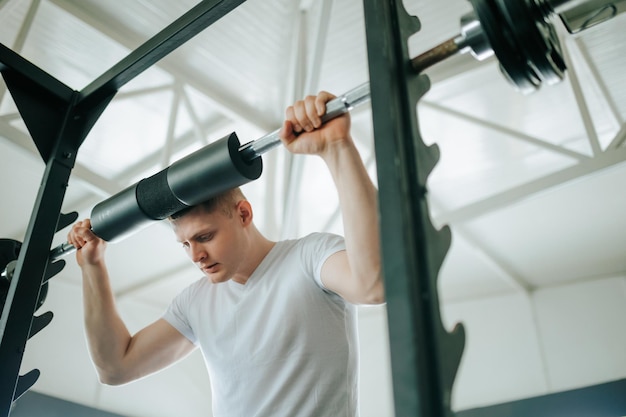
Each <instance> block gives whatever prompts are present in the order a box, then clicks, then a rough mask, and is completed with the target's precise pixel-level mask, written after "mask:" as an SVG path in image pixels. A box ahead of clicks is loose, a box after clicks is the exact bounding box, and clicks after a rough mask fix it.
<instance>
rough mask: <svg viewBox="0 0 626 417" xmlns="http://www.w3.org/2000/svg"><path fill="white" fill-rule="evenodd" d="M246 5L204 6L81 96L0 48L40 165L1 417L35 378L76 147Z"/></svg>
mask: <svg viewBox="0 0 626 417" xmlns="http://www.w3.org/2000/svg"><path fill="white" fill-rule="evenodd" d="M244 1H245V0H205V1H202V2H201V3H199V4H198V5H197V6H196V7H194V8H193V9H191V10H190V11H189V12H188V13H186V14H185V15H183V16H182V17H181V18H179V19H178V20H176V21H175V22H174V23H172V24H171V25H169V26H168V27H167V28H165V29H164V30H163V31H161V32H160V33H158V34H157V35H155V36H154V37H153V38H152V39H150V40H149V41H147V42H146V43H145V44H144V45H142V46H141V47H139V48H138V49H137V50H136V51H134V52H132V53H131V54H130V55H129V56H128V57H127V58H125V59H123V60H122V61H120V62H119V63H118V64H117V65H115V66H113V67H112V68H111V69H110V70H109V71H107V72H106V73H105V74H103V75H102V76H101V77H100V78H98V79H97V80H95V81H94V82H93V83H91V84H90V85H88V86H87V87H85V89H84V90H83V91H81V92H78V91H73V90H72V89H71V88H69V87H67V86H66V85H64V84H62V83H61V82H59V81H58V80H56V79H54V78H53V77H52V76H50V75H48V74H47V73H45V72H44V71H42V70H41V69H39V68H37V67H36V66H35V65H33V64H32V63H30V62H28V61H26V60H25V59H23V58H22V57H20V56H19V55H18V54H16V53H14V52H13V51H11V50H10V49H8V48H6V47H5V46H3V45H0V72H2V75H3V77H4V80H5V82H6V85H7V87H8V89H9V91H10V92H11V94H12V96H13V99H14V101H15V103H16V105H17V107H18V109H19V111H20V114H21V115H22V119H23V120H24V123H25V124H26V126H27V127H28V129H29V132H30V133H31V136H32V137H33V141H34V142H35V144H36V146H37V149H38V150H39V153H40V155H41V157H42V159H43V160H44V162H45V164H46V170H45V173H44V176H43V179H42V183H41V186H40V188H39V193H38V195H37V199H36V203H35V206H34V208H33V212H32V215H31V219H30V222H29V225H28V228H27V231H26V236H25V241H24V243H23V245H22V248H21V251H20V255H19V258H18V261H17V266H16V269H15V273H14V275H13V277H12V281H11V285H10V288H9V293H8V295H7V299H6V302H5V305H4V308H3V310H2V316H1V317H0V336H1V340H0V416H2V417H5V416H8V415H9V413H10V410H11V405H12V403H13V401H14V400H15V399H17V398H18V397H19V396H20V395H21V394H23V393H24V392H25V391H26V390H27V389H28V388H30V386H31V385H32V384H33V383H34V382H35V381H36V379H37V377H38V373H39V371H37V370H34V371H31V372H29V373H27V374H26V375H24V376H19V370H20V366H21V363H22V358H23V354H24V350H25V347H26V341H27V340H28V338H29V337H30V336H32V334H34V332H35V331H34V330H35V329H37V330H39V329H41V327H43V325H45V324H43V323H44V322H46V321H49V317H50V315H49V314H46V315H45V318H44V317H41V318H37V317H35V318H34V319H33V314H34V312H35V309H36V304H37V300H38V297H39V292H40V290H41V288H42V284H43V283H44V282H45V281H47V279H49V278H50V277H51V276H52V275H54V274H55V273H58V272H59V271H60V269H61V268H60V267H59V264H50V263H49V259H48V258H49V254H50V246H51V244H52V240H53V237H54V234H55V233H56V232H57V230H58V229H60V228H62V227H64V226H65V225H66V224H67V216H62V215H61V214H60V210H61V206H62V203H63V198H64V196H65V191H66V187H67V184H68V181H69V177H70V174H71V170H72V168H73V167H74V163H75V160H76V155H77V152H78V149H79V147H80V145H81V144H82V143H83V141H84V139H85V138H86V136H87V134H88V133H89V131H90V129H91V128H92V127H93V125H94V124H95V123H96V121H97V120H98V118H99V116H100V115H101V114H102V112H103V111H104V110H105V108H106V106H107V105H108V104H109V102H110V100H111V99H112V98H113V97H114V95H115V94H116V93H117V91H118V89H119V88H120V87H121V86H122V85H124V84H125V83H127V82H128V81H130V80H132V79H133V78H134V77H136V76H137V75H139V74H140V73H141V72H143V71H144V70H146V69H147V68H149V67H150V66H151V65H153V64H154V63H155V62H157V61H158V60H159V59H161V58H162V57H164V56H165V55H167V54H168V53H170V52H171V51H173V50H174V49H176V48H177V47H179V46H180V45H182V44H183V43H184V42H186V41H187V40H189V39H190V38H191V37H193V36H195V35H196V34H197V33H199V32H200V31H202V30H203V29H205V28H206V27H208V26H210V25H211V24H212V23H214V22H216V21H217V20H219V19H220V18H221V17H223V16H224V15H226V14H227V13H228V12H230V11H231V10H233V9H234V8H236V7H237V6H239V5H240V4H241V3H243V2H244ZM42 316H44V315H42ZM31 328H32V331H31Z"/></svg>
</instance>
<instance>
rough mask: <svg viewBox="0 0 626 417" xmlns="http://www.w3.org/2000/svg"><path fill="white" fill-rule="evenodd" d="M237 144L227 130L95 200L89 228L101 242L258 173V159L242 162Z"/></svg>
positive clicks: (138, 227)
mask: <svg viewBox="0 0 626 417" xmlns="http://www.w3.org/2000/svg"><path fill="white" fill-rule="evenodd" d="M239 148H240V143H239V139H238V138H237V135H236V134H235V133H231V134H230V135H228V136H226V137H224V138H222V139H220V140H218V141H216V142H213V143H211V144H209V145H207V146H205V147H204V148H202V149H200V150H198V151H196V152H194V153H192V154H190V155H188V156H186V157H184V158H183V159H181V160H179V161H177V162H175V163H173V164H172V165H171V166H169V167H168V168H166V169H164V170H162V171H160V172H158V173H156V174H155V175H153V176H151V177H148V178H144V179H143V180H141V181H139V182H138V183H137V184H134V185H132V186H130V187H128V188H126V189H125V190H123V191H122V192H120V193H118V194H115V195H114V196H112V197H110V198H108V199H106V200H104V201H102V202H100V203H98V204H97V205H96V206H95V207H94V209H93V210H92V212H91V228H92V230H93V232H94V233H95V234H96V235H97V236H99V237H100V238H102V239H104V240H106V241H114V240H119V239H121V238H122V237H124V236H126V235H128V234H130V233H132V232H135V231H136V230H137V229H140V228H143V227H145V226H147V225H149V224H151V223H152V222H154V221H155V220H161V219H165V218H167V217H168V216H170V215H172V214H174V213H176V212H177V211H180V210H182V209H184V208H186V207H189V206H193V205H195V204H198V203H201V202H203V201H205V200H208V199H209V198H211V197H214V196H216V195H218V194H220V193H222V192H224V191H227V190H229V189H231V188H235V187H239V186H240V185H243V184H245V183H248V182H250V181H252V180H255V179H257V178H259V177H260V176H261V172H262V171H263V161H262V160H261V158H256V159H253V160H252V161H250V162H246V161H245V160H243V158H242V157H241V155H240V153H239Z"/></svg>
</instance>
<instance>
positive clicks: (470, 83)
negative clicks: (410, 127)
mask: <svg viewBox="0 0 626 417" xmlns="http://www.w3.org/2000/svg"><path fill="white" fill-rule="evenodd" d="M195 3H196V2H194V1H190V0H184V1H182V0H181V1H177V2H171V1H166V0H151V1H147V0H127V1H125V2H123V3H122V2H110V1H102V0H80V1H79V0H41V1H38V0H34V1H32V2H28V1H18V0H0V42H1V43H3V44H4V45H6V46H8V47H10V48H12V49H13V50H15V51H18V52H19V53H20V54H21V55H22V56H24V57H25V58H27V59H28V60H30V61H31V62H33V63H35V64H36V65H38V66H39V67H41V68H43V69H44V70H45V71H47V72H49V73H50V74H52V75H53V76H55V77H56V78H58V79H59V80H61V81H62V82H64V83H65V84H67V85H69V86H71V87H72V88H74V89H76V90H80V89H81V88H83V87H84V86H86V85H87V84H89V82H91V81H93V80H94V79H95V78H97V77H98V76H99V75H101V74H102V73H104V72H105V71H106V70H107V69H108V68H110V67H111V66H112V65H114V64H115V63H116V62H118V61H119V60H121V59H122V58H123V57H125V56H126V55H127V54H128V53H129V52H130V51H132V50H133V49H135V48H137V47H138V46H139V45H141V44H142V43H143V42H145V41H146V40H148V39H149V38H150V37H151V36H153V35H154V34H156V33H157V32H158V31H160V30H161V29H162V28H164V27H165V26H167V25H168V24H169V23H171V22H172V21H173V20H175V19H176V18H177V17H179V16H180V15H182V14H183V13H184V12H186V11H187V10H189V9H190V8H191V7H193V5H194V4H195ZM406 7H407V9H408V10H409V11H410V12H411V13H415V14H417V16H418V17H419V18H420V20H421V22H422V30H421V31H420V32H418V33H417V34H416V35H414V36H413V37H412V38H411V39H410V40H409V50H410V51H411V54H412V55H417V54H418V53H420V52H422V51H424V50H426V49H428V48H430V47H432V46H434V45H436V44H437V43H439V42H441V41H443V40H446V39H448V38H450V37H451V36H453V35H456V34H457V33H458V31H459V23H458V21H459V17H460V16H461V15H462V14H463V13H465V12H466V11H468V10H469V8H470V7H469V2H466V1H464V0H438V1H425V0H407V1H406ZM555 24H556V26H557V28H558V29H559V32H560V35H561V41H562V46H563V48H564V50H565V52H566V58H567V61H568V63H569V72H568V76H567V78H566V80H565V81H563V82H562V83H560V84H558V85H556V86H550V87H544V88H542V89H541V90H540V91H539V92H537V93H535V94H533V95H529V96H523V95H521V94H519V93H517V92H516V91H514V89H513V88H512V87H511V86H510V85H509V84H507V82H506V81H504V79H503V77H502V75H501V74H500V72H499V70H498V67H497V63H496V62H495V60H493V59H491V60H488V61H485V62H483V63H476V62H474V61H473V59H472V58H471V57H470V56H469V55H463V56H457V57H453V58H451V59H449V60H448V61H446V62H444V63H441V64H439V65H437V66H435V67H433V68H432V69H430V70H429V71H428V73H429V75H430V76H431V79H432V81H433V86H432V88H431V91H429V92H428V93H427V95H426V96H425V97H424V98H423V100H421V101H420V102H419V105H418V116H419V121H420V128H421V134H422V136H423V139H424V141H425V142H427V143H437V144H438V145H439V147H440V149H441V155H442V156H441V160H440V162H439V164H438V165H437V167H436V168H435V170H434V171H433V173H432V175H431V177H430V181H429V191H430V195H429V198H430V200H429V201H430V205H431V212H432V217H433V221H434V223H435V224H436V225H438V226H440V225H443V224H449V225H450V226H451V228H452V231H453V244H452V248H451V250H450V252H449V253H448V256H447V258H446V260H445V263H444V267H443V269H442V271H441V276H440V296H441V299H442V309H443V311H442V313H443V317H444V322H445V324H446V326H452V325H453V324H454V323H455V322H457V321H463V322H464V323H465V326H466V328H467V333H468V341H467V347H466V351H465V355H464V358H463V361H462V364H461V368H460V371H459V375H458V379H457V383H456V385H455V392H454V397H453V408H455V409H464V408H470V407H475V406H479V405H484V404H493V403H497V402H502V401H508V400H512V399H518V398H526V397H531V396H534V395H540V394H545V393H549V392H555V391H560V390H565V389H571V388H575V387H582V386H587V385H591V384H595V383H599V382H605V381H610V380H614V379H619V378H624V377H625V376H626V355H624V354H623V352H624V349H623V346H624V345H625V344H626V329H625V327H624V325H623V321H622V319H621V318H622V317H625V316H626V216H625V215H624V214H625V213H626V192H625V191H624V184H625V183H626V163H625V161H626V143H625V142H626V140H625V139H626V124H625V120H626V79H625V78H624V77H623V68H625V67H626V41H625V40H624V39H625V37H624V25H625V24H626V14H622V15H619V16H618V17H617V18H615V19H613V20H611V21H609V22H606V23H604V24H601V25H599V26H596V27H594V28H592V29H589V30H587V31H585V32H582V33H581V34H580V35H577V36H572V35H569V34H567V33H566V32H564V31H563V30H562V28H561V25H560V22H558V21H555ZM366 81H368V70H367V50H366V44H365V27H364V22H363V10H362V4H361V2H360V1H359V0H334V1H333V0H320V1H317V2H315V1H310V0H301V1H288V0H248V1H247V2H245V3H244V4H243V5H242V6H240V7H239V8H237V9H236V10H235V11H233V12H232V13H230V14H229V15H228V16H226V17H224V18H223V19H221V20H220V21H219V22H217V23H216V24H214V25H213V26H211V27H209V28H207V29H206V30H205V31H203V32H202V33H201V34H199V35H198V36H196V37H195V38H193V39H192V40H190V41H189V42H187V43H186V44H185V45H183V46H182V47H180V48H179V49H178V50H176V51H175V52H174V53H172V54H171V55H170V56H168V57H166V58H165V59H163V60H162V61H161V62H159V63H158V65H156V66H155V67H153V68H151V69H150V70H148V71H146V72H145V73H143V74H141V75H140V76H138V77H137V78H136V79H134V80H133V81H131V82H130V83H129V84H127V85H126V86H124V87H123V88H122V90H121V91H120V92H119V94H118V95H117V96H116V98H115V99H114V100H113V102H112V103H111V105H110V106H109V107H108V108H107V110H106V111H105V113H104V114H103V115H102V117H101V119H100V120H99V121H98V123H97V124H96V126H95V127H94V129H93V131H92V132H91V133H90V135H89V136H88V138H87V140H86V141H85V143H84V145H83V146H82V148H81V151H80V153H79V156H78V161H77V165H76V168H75V169H74V171H73V175H72V178H71V183H70V186H69V189H68V192H67V196H66V200H65V203H64V210H65V211H66V212H68V211H79V212H80V215H81V217H88V216H89V213H90V211H91V208H92V207H93V205H94V204H95V203H97V202H98V201H101V200H103V199H104V198H106V197H108V196H110V195H112V194H114V193H116V192H118V191H120V190H122V189H123V188H124V187H125V186H127V185H129V184H132V183H134V182H136V181H137V180H138V179H141V178H144V177H147V176H149V175H151V174H153V173H155V172H156V171H158V170H160V169H162V168H163V167H164V166H167V165H168V164H170V163H171V162H173V161H175V160H176V159H178V158H180V157H181V156H183V155H186V154H188V153H190V152H191V151H193V150H195V149H197V148H199V147H201V146H203V145H204V144H206V143H210V142H211V141H213V140H216V139H218V138H220V137H222V136H224V135H225V134H227V133H230V132H231V131H236V132H237V134H238V136H239V138H240V139H241V141H242V143H243V142H248V141H250V140H255V139H257V138H259V137H261V136H262V135H264V134H265V133H267V132H269V131H273V130H274V129H276V128H277V127H278V126H279V124H280V122H281V116H282V112H283V109H284V108H285V107H286V105H288V104H289V103H291V102H292V101H293V100H294V99H295V98H299V97H302V96H303V95H305V94H309V93H315V92H317V91H319V90H320V89H325V90H329V91H332V92H334V93H337V94H339V93H343V92H345V91H348V90H349V89H351V88H353V87H356V86H357V85H359V84H361V83H363V82H366ZM370 81H371V82H376V80H370ZM0 95H1V101H0V161H1V165H0V169H1V170H2V171H1V172H2V175H1V176H0V190H1V192H2V193H3V195H4V202H5V204H3V206H2V209H1V211H0V213H1V216H0V225H1V233H0V234H1V235H2V237H9V238H14V239H18V240H23V238H24V233H25V230H26V225H27V223H28V219H29V216H30V210H31V207H32V206H33V202H34V200H35V196H36V193H37V189H38V186H39V182H40V180H41V176H42V174H43V168H44V166H43V163H42V161H41V160H40V158H39V156H38V154H37V153H36V151H34V147H33V145H32V142H31V140H30V137H29V136H28V135H27V131H26V129H25V127H24V124H23V123H22V121H21V119H20V117H19V115H18V114H17V112H16V109H15V106H14V104H13V103H12V99H11V97H10V95H9V94H7V93H6V89H5V87H4V85H3V84H2V85H0ZM353 121H354V123H353V125H354V135H355V137H356V138H357V140H358V145H359V148H360V150H361V152H362V156H363V158H364V159H365V160H366V161H367V164H368V168H369V170H370V173H371V175H372V177H373V178H375V176H376V167H375V161H374V155H373V153H372V144H373V138H372V128H371V112H370V109H369V106H365V108H360V109H357V110H356V111H355V112H354V113H353ZM263 160H264V165H265V169H264V173H263V176H262V177H261V178H260V179H259V180H257V181H256V182H254V183H251V184H249V185H246V186H245V187H244V191H245V192H246V193H247V195H248V197H249V198H250V200H252V203H253V204H254V206H255V207H256V212H255V215H256V216H255V218H256V222H257V224H258V226H259V227H260V228H261V229H262V230H263V231H264V232H265V233H266V234H268V235H269V236H270V237H272V238H274V239H279V238H283V237H293V236H298V235H303V234H305V233H308V232H311V231H315V230H327V231H332V232H337V233H341V230H342V228H341V221H340V217H339V216H338V212H337V200H336V197H335V194H334V189H333V187H332V184H331V182H330V178H329V176H328V175H327V173H326V171H325V169H324V167H323V166H322V164H321V162H320V161H318V160H317V159H315V158H292V157H290V156H289V155H286V154H285V152H283V150H282V149H276V150H273V151H271V152H269V153H268V154H266V155H264V156H263ZM64 233H65V231H64V232H61V233H59V236H57V238H56V240H55V244H58V243H61V242H62V241H64ZM109 259H110V262H109V263H110V267H111V270H112V271H111V272H112V276H113V287H114V290H115V291H116V293H117V294H118V301H119V307H120V310H121V312H122V315H123V316H124V318H125V319H126V320H127V321H128V325H129V327H130V328H131V330H137V329H138V328H140V327H141V326H143V325H145V324H147V323H149V322H151V321H153V320H154V319H156V318H158V317H159V315H160V314H161V312H162V311H163V309H164V308H165V307H166V306H167V304H168V302H169V300H170V299H171V298H172V297H173V295H174V294H175V293H176V292H177V291H179V290H180V289H182V288H183V287H184V286H185V285H187V284H188V283H190V282H192V280H194V279H195V278H197V273H196V271H195V268H194V267H193V266H192V265H191V264H190V263H189V261H188V260H187V259H185V257H184V255H183V253H182V251H181V250H180V249H179V248H178V245H176V244H175V242H174V239H173V238H172V235H171V232H170V231H169V230H168V228H167V226H166V225H164V224H155V225H154V226H151V227H149V228H148V229H145V230H143V231H141V232H140V233H137V234H135V235H133V236H132V237H130V238H128V239H126V240H124V241H122V242H119V243H115V244H112V245H110V248H109ZM68 261H69V262H68V266H67V267H66V268H65V270H64V271H63V272H62V273H61V274H60V275H58V276H56V277H55V278H54V279H53V280H52V281H51V283H50V290H49V295H48V300H47V301H46V304H45V307H46V308H48V309H51V310H52V311H53V312H54V313H55V319H54V320H53V322H52V324H51V325H50V326H49V327H48V328H46V329H45V330H44V331H42V332H41V333H40V334H39V335H37V336H36V337H35V338H33V339H32V340H30V341H29V342H28V344H27V351H26V355H25V357H24V363H23V370H24V371H27V370H29V369H30V368H33V367H37V368H40V369H41V370H42V376H41V378H40V380H39V382H37V384H36V385H35V387H34V390H36V391H39V392H43V393H46V394H50V395H54V396H58V397H60V398H64V399H68V400H71V401H76V402H80V403H82V404H87V405H90V406H93V407H97V408H102V409H106V410H109V411H114V412H117V413H120V414H124V415H131V416H171V415H185V416H196V415H197V416H200V415H209V414H208V413H209V410H210V395H209V390H208V384H209V382H208V378H207V376H206V372H205V371H204V368H203V364H202V359H201V357H200V356H199V355H192V357H191V358H189V359H188V360H185V361H184V362H182V363H181V364H178V365H176V366H174V367H172V368H170V369H168V370H166V371H164V372H163V373H161V374H158V375H155V376H153V377H150V378H147V379H145V380H142V381H139V382H137V383H134V384H131V385H128V386H124V387H117V388H111V387H103V386H100V385H99V384H98V383H97V380H96V377H95V373H94V371H93V369H92V367H91V365H90V362H89V359H88V354H87V351H86V347H85V342H84V336H83V331H82V321H81V314H82V312H81V295H80V281H81V278H80V272H79V270H78V269H77V267H76V266H75V265H74V262H73V261H72V259H69V260H68ZM360 326H361V348H362V415H363V416H364V417H368V416H377V417H380V416H391V415H393V401H392V398H391V386H390V371H389V368H388V362H389V350H388V345H387V341H386V317H385V309H384V307H375V308H363V309H362V310H361V323H360ZM172 399H175V401H172Z"/></svg>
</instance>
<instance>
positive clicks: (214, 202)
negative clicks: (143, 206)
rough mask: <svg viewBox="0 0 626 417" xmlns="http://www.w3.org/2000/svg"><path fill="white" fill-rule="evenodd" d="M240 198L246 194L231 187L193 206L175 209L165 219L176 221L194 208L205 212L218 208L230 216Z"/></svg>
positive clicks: (244, 198) (211, 211) (243, 198)
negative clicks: (175, 210) (174, 211)
mask: <svg viewBox="0 0 626 417" xmlns="http://www.w3.org/2000/svg"><path fill="white" fill-rule="evenodd" d="M241 200H246V196H245V195H244V194H243V191H241V188H239V187H237V188H232V189H230V190H228V191H225V192H223V193H221V194H218V195H216V196H214V197H211V198H209V199H208V200H205V201H203V202H201V203H198V204H196V205H195V206H190V207H186V208H184V209H182V210H180V211H177V212H176V213H174V214H172V215H171V216H169V217H168V218H167V219H168V220H169V221H176V220H177V219H180V218H181V217H183V216H185V215H186V214H188V213H190V212H192V211H195V210H202V211H204V212H205V213H213V212H215V211H217V210H220V211H221V212H222V213H223V214H224V215H226V216H228V217H232V215H233V209H234V208H235V207H236V206H237V203H239V202H240V201H241Z"/></svg>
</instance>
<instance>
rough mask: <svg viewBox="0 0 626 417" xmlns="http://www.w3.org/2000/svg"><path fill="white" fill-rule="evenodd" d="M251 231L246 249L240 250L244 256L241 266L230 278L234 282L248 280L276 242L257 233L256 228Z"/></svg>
mask: <svg viewBox="0 0 626 417" xmlns="http://www.w3.org/2000/svg"><path fill="white" fill-rule="evenodd" d="M252 233H253V236H251V238H250V240H249V243H248V248H247V251H246V250H244V251H242V253H245V255H244V256H245V257H246V259H244V260H243V262H242V268H241V270H240V271H238V272H237V273H235V275H234V276H233V277H232V278H231V279H232V280H233V281H235V282H236V283H238V284H242V285H245V284H246V282H248V279H249V278H250V276H251V275H252V274H253V273H254V271H255V270H256V269H257V267H258V266H259V265H260V264H261V262H262V261H263V259H265V257H266V256H267V254H268V253H269V252H270V251H271V250H272V248H273V247H274V245H275V244H276V242H273V241H271V240H269V239H267V238H266V237H265V236H263V235H262V234H261V233H259V232H258V230H254V231H253V232H252Z"/></svg>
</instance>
